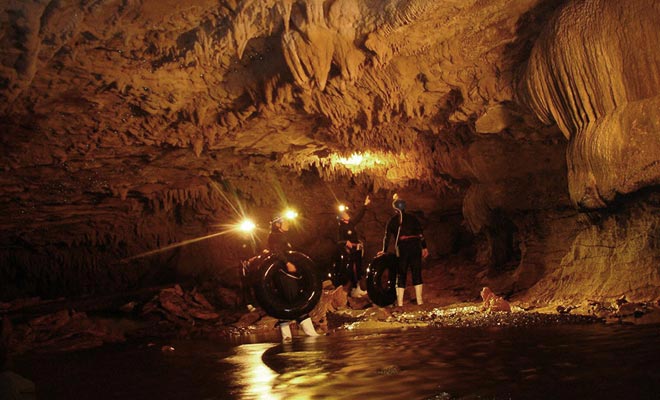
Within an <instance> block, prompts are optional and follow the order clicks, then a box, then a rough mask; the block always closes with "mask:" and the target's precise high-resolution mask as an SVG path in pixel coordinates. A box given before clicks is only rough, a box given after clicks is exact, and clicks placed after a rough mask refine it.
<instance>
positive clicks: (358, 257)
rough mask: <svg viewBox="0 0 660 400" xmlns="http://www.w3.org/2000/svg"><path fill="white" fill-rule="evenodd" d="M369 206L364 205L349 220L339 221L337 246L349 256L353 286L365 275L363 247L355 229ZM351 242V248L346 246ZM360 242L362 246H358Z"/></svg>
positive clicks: (349, 272)
mask: <svg viewBox="0 0 660 400" xmlns="http://www.w3.org/2000/svg"><path fill="white" fill-rule="evenodd" d="M366 210H367V207H365V206H362V207H361V208H360V211H358V213H357V215H356V216H355V217H353V218H351V219H349V220H348V222H344V221H341V220H340V221H339V229H338V235H337V248H338V251H339V252H340V254H341V253H344V254H345V256H346V257H348V260H347V264H348V266H349V271H348V274H349V277H350V279H351V282H352V283H353V286H356V285H357V283H358V282H359V281H360V279H362V277H363V276H364V272H363V271H362V253H363V249H362V246H361V243H360V239H359V238H358V234H357V231H356V230H355V225H357V224H359V223H360V221H361V220H362V218H363V217H364V213H365V212H366ZM349 241H350V242H351V243H352V244H353V246H352V247H351V248H350V249H349V248H348V247H346V242H349ZM358 244H360V246H357V245H358Z"/></svg>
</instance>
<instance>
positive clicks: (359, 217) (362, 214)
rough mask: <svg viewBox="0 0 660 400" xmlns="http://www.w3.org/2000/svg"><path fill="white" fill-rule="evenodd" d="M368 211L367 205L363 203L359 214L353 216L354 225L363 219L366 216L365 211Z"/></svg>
mask: <svg viewBox="0 0 660 400" xmlns="http://www.w3.org/2000/svg"><path fill="white" fill-rule="evenodd" d="M366 211H367V206H365V205H362V207H360V211H358V213H357V215H356V216H355V217H354V218H353V225H357V224H359V223H360V221H362V218H364V213H365V212H366Z"/></svg>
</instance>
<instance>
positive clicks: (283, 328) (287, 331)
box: [280, 322, 293, 343]
mask: <svg viewBox="0 0 660 400" xmlns="http://www.w3.org/2000/svg"><path fill="white" fill-rule="evenodd" d="M280 332H281V333H282V342H285V343H286V342H290V341H292V340H293V335H291V327H290V326H289V323H288V322H285V323H283V324H280Z"/></svg>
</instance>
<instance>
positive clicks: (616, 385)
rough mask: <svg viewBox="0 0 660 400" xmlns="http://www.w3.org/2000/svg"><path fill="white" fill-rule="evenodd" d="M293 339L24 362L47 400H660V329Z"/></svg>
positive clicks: (115, 350) (185, 344)
mask: <svg viewBox="0 0 660 400" xmlns="http://www.w3.org/2000/svg"><path fill="white" fill-rule="evenodd" d="M294 339H295V340H294V342H293V343H291V344H286V345H283V344H280V343H277V342H276V340H277V337H275V336H272V337H269V338H260V339H259V340H260V341H256V339H253V340H254V341H255V342H254V343H245V342H244V343H221V342H210V341H178V342H158V343H156V344H153V345H150V346H149V345H146V344H140V345H138V344H122V345H116V346H106V347H103V348H101V349H95V350H90V351H80V352H75V353H69V354H57V355H55V354H49V355H36V354H33V355H26V356H22V357H20V358H19V359H16V360H15V363H14V364H15V370H16V372H18V373H20V374H21V375H23V376H25V377H27V378H29V379H32V380H33V381H34V382H35V383H36V385H37V390H38V395H39V398H40V399H285V398H286V399H290V398H293V399H442V400H447V399H660V326H603V325H581V326H555V327H544V328H492V329H483V328H479V329H477V328H462V329H457V328H415V329H407V330H404V331H392V332H385V333H384V332H377V333H364V332H349V331H342V332H339V333H333V334H332V335H330V336H324V337H320V338H305V337H296V338H294ZM264 340H265V342H264ZM246 341H247V339H246ZM163 345H171V346H173V347H174V351H171V352H163V351H162V350H161V348H162V346H163Z"/></svg>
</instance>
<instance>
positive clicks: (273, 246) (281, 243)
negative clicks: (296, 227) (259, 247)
mask: <svg viewBox="0 0 660 400" xmlns="http://www.w3.org/2000/svg"><path fill="white" fill-rule="evenodd" d="M290 249H291V245H290V244H289V242H288V240H287V239H286V236H285V235H283V234H281V233H271V234H270V236H268V250H270V251H271V252H272V253H273V254H274V255H275V257H277V259H278V260H279V261H282V262H283V263H286V262H287V261H288V260H287V258H286V252H287V251H288V250H290Z"/></svg>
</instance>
